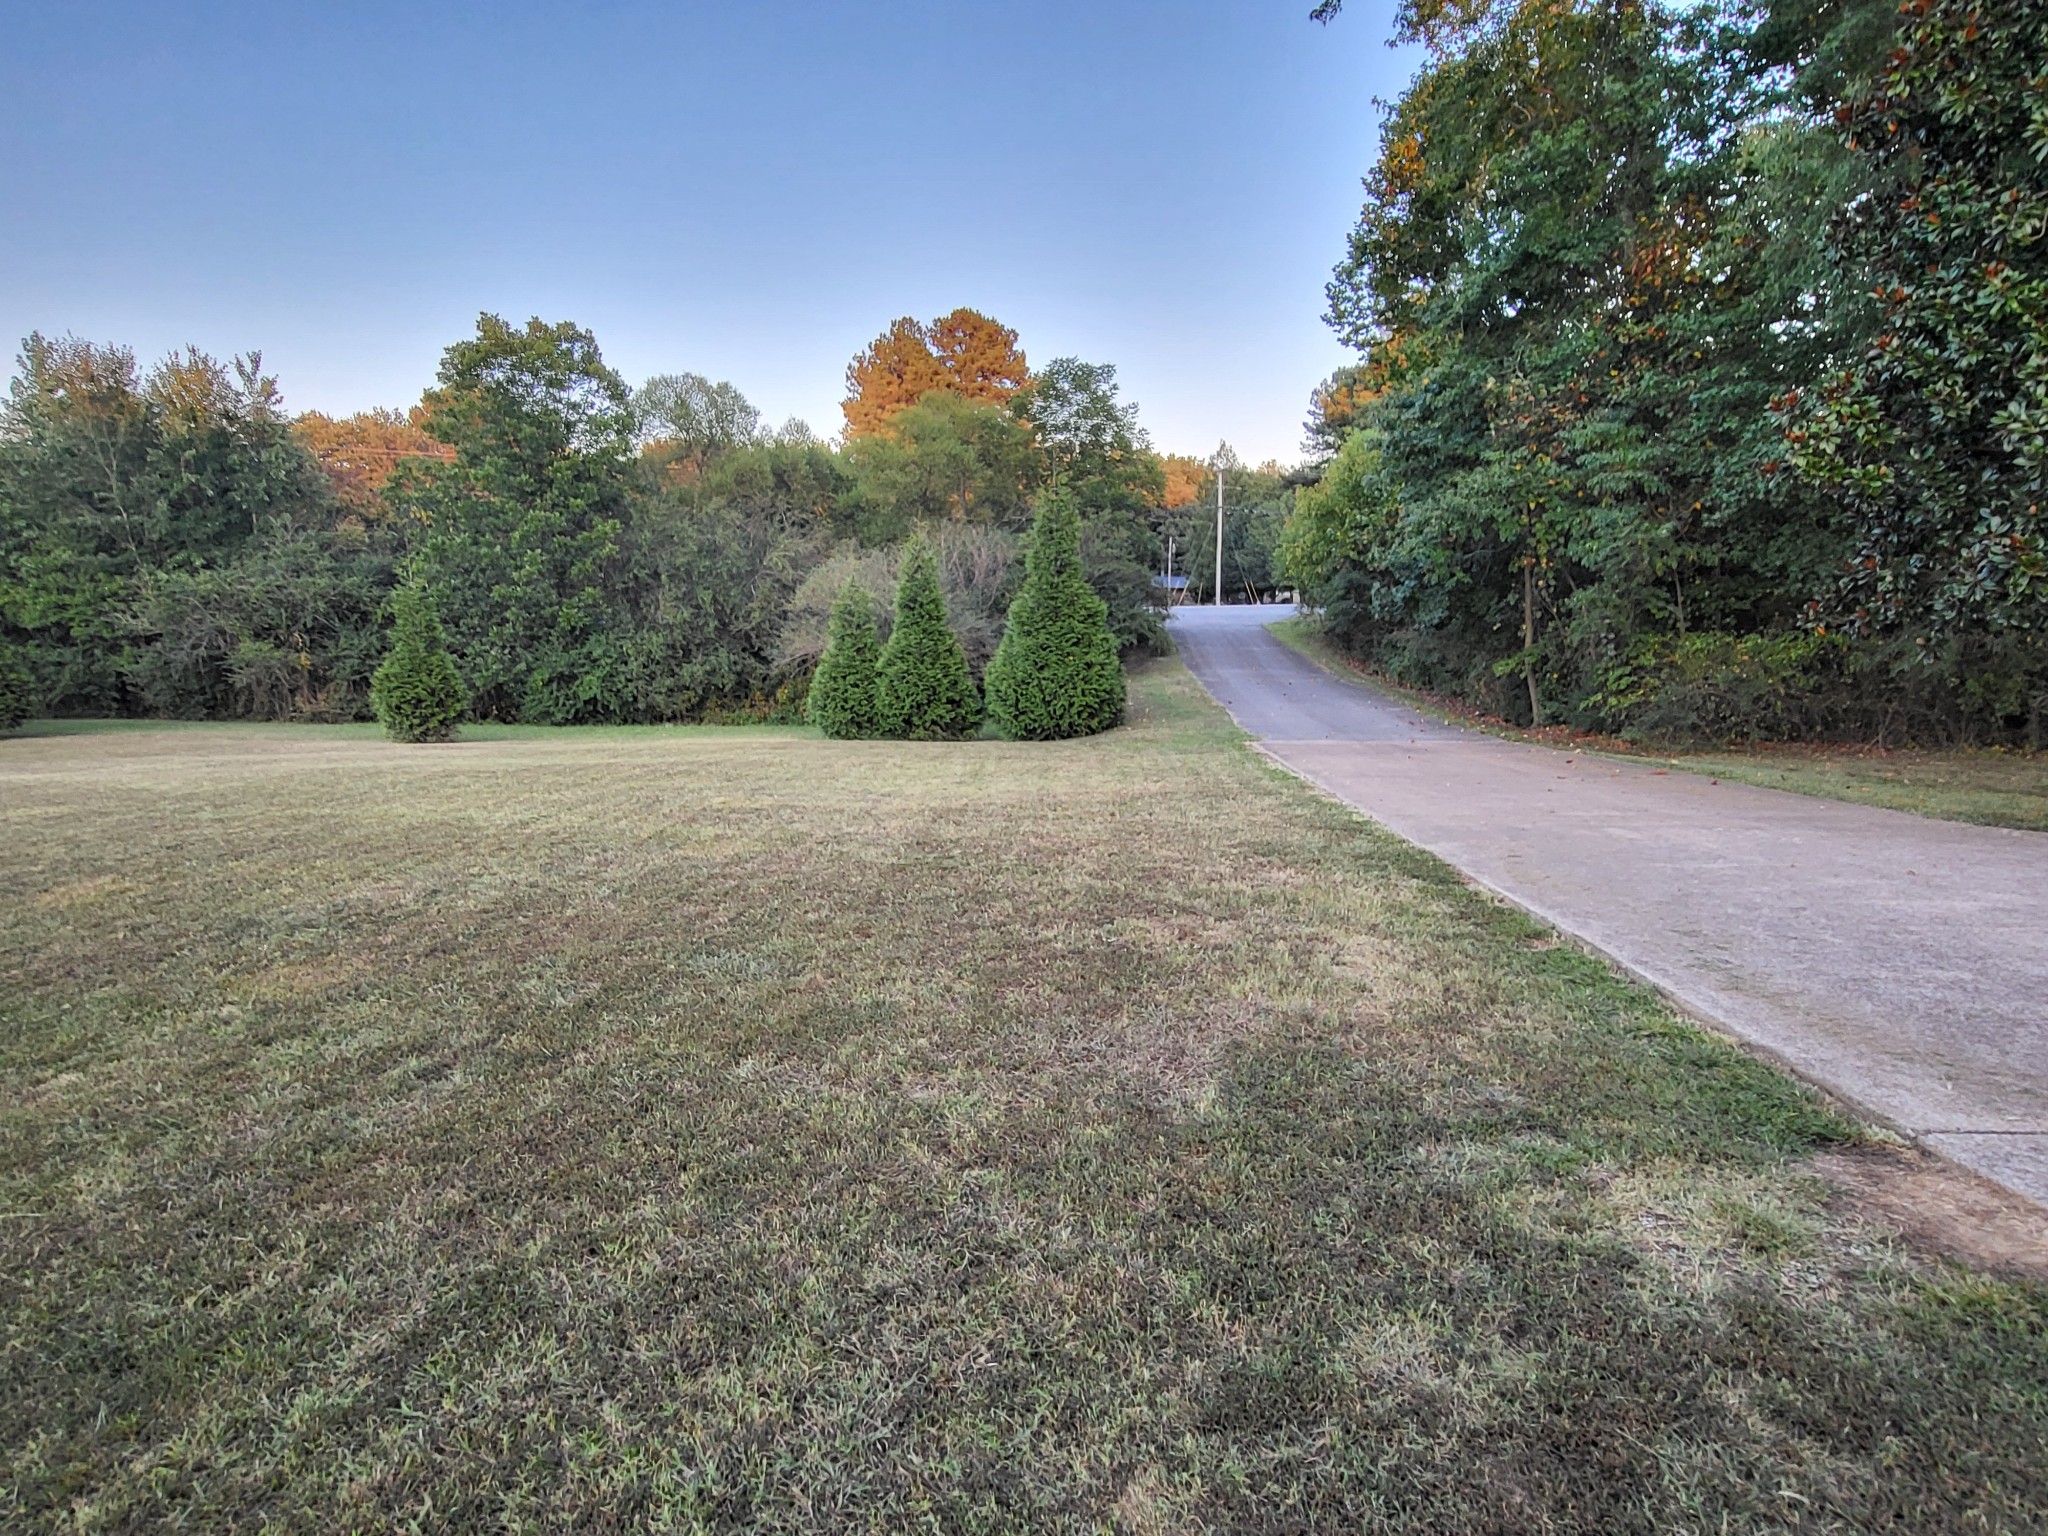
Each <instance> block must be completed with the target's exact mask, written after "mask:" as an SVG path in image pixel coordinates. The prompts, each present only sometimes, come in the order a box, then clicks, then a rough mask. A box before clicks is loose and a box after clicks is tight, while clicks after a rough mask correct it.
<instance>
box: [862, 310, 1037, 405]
mask: <svg viewBox="0 0 2048 1536" xmlns="http://www.w3.org/2000/svg"><path fill="white" fill-rule="evenodd" d="M1030 379H1031V371H1030V369H1029V367H1028V366H1027V365H1026V364H1025V361H1024V354H1023V352H1022V351H1020V350H1019V349H1018V346H1017V333H1016V332H1015V331H1013V330H1011V329H1010V328H1009V327H1008V326H1007V325H1004V324H1002V323H1001V322H1000V321H997V320H992V319H990V318H989V317H988V316H987V315H984V314H982V313H981V312H980V311H979V310H973V309H956V310H954V311H953V312H952V313H951V314H950V315H941V316H940V317H939V318H938V319H936V320H934V321H932V322H931V323H930V324H929V325H920V324H918V323H917V321H915V320H913V319H911V318H910V317H909V316H908V315H905V316H904V317H903V318H902V319H900V320H898V321H896V322H895V324H893V325H891V326H890V327H889V329H888V330H886V331H884V332H883V333H882V334H881V335H880V336H877V337H876V338H875V339H874V340H873V341H872V342H871V343H869V344H868V346H867V348H866V349H865V350H864V351H862V353H861V354H860V356H858V357H856V358H855V359H854V360H853V361H852V362H850V363H848V364H847V365H846V399H845V401H844V402H843V403H842V405H841V406H840V409H841V410H843V411H844V412H845V413H846V435H847V436H848V437H868V436H872V435H874V434H876V433H879V432H885V431H887V430H888V428H889V423H890V422H891V421H892V420H893V419H894V418H895V417H896V415H897V413H898V412H900V411H905V410H908V409H909V408H910V407H911V406H913V405H915V404H917V402H918V401H919V400H920V399H921V398H923V397H924V396H925V395H927V394H930V393H931V392H932V391H933V390H943V391H945V392H946V393H948V394H954V395H959V396H961V397H962V398H964V399H968V400H983V401H989V402H991V403H994V404H998V405H1000V404H1002V403H1004V402H1005V401H1007V400H1008V399H1009V398H1010V397H1011V396H1012V395H1014V394H1016V393H1017V391H1018V390H1020V389H1022V388H1023V387H1024V386H1025V384H1027V383H1029V382H1030Z"/></svg>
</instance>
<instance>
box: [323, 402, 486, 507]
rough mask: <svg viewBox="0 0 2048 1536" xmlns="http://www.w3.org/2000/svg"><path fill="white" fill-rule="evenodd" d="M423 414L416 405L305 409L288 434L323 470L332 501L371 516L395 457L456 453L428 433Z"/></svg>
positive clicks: (451, 455) (447, 457)
mask: <svg viewBox="0 0 2048 1536" xmlns="http://www.w3.org/2000/svg"><path fill="white" fill-rule="evenodd" d="M424 414H425V413H424V412H423V411H422V409H421V408H420V407H419V406H414V407H413V408H412V410H411V411H410V412H404V411H383V410H379V411H358V412H356V414H355V415H353V416H340V417H336V416H327V415H323V414H322V413H321V412H319V411H307V412H306V413H305V414H304V415H303V416H300V417H298V418H297V419H296V420H294V421H293V422H292V436H294V437H296V438H297V439H298V440H299V442H300V444H301V445H302V446H304V448H305V449H306V451H307V452H308V453H310V454H312V455H313V457H314V458H315V459H316V460H317V461H318V462H319V465H320V467H321V469H323V470H324V471H326V474H327V478H328V480H329V481H330V482H331V483H332V484H333V486H334V499H335V500H336V501H338V502H340V503H341V505H342V507H343V508H344V509H345V510H347V511H348V512H351V513H353V514H355V515H356V516H357V517H360V518H369V519H374V518H375V517H376V515H377V510H378V506H379V500H378V497H379V493H380V492H381V491H382V490H383V489H384V482H385V481H387V480H389V479H390V478H391V472H392V471H393V470H394V469H396V468H397V467H398V464H399V461H400V460H402V459H442V460H446V461H452V460H453V459H454V457H455V450H454V449H453V448H451V447H450V446H449V445H448V444H446V443H442V442H437V441H435V440H434V438H433V437H431V436H429V435H428V433H427V429H426V425H425V423H424V420H423V419H422V418H423V416H424Z"/></svg>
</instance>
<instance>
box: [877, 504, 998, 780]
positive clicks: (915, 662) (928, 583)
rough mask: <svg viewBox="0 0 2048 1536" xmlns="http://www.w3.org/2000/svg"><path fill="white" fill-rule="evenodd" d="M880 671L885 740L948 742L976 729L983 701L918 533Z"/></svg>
mask: <svg viewBox="0 0 2048 1536" xmlns="http://www.w3.org/2000/svg"><path fill="white" fill-rule="evenodd" d="M878 670H879V673H880V678H881V733H882V734H883V735H884V736H893V737H901V738H906V739H908V740H911V741H949V740H959V739H961V738H963V737H967V736H972V735H973V734H974V733H975V732H976V731H977V730H979V729H980V727H981V696H980V694H979V693H978V692H976V690H975V686H974V677H973V674H972V673H970V672H969V671H968V669H967V655H966V653H965V652H964V651H962V650H961V648H960V642H959V640H957V639H956V638H955V637H954V635H953V631H952V630H951V629H950V628H949V627H948V626H947V623H946V597H945V593H944V591H943V589H942V588H941V587H940V585H939V567H938V562H937V560H936V559H935V558H934V557H933V555H932V547H931V545H930V544H929V543H928V542H927V541H926V540H925V538H924V536H923V535H922V534H920V535H918V536H917V537H915V538H913V539H912V540H911V541H910V547H909V548H908V549H907V550H906V551H905V552H904V556H903V569H902V573H901V575H900V576H899V578H898V580H897V583H896V618H895V622H894V624H893V625H891V627H890V630H889V643H888V644H887V645H885V646H883V647H882V656H881V661H880V663H879V668H878Z"/></svg>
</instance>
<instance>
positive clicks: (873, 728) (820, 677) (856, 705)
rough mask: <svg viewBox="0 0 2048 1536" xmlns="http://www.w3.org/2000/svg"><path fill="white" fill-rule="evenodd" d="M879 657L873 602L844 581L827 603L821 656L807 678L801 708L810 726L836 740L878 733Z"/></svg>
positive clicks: (857, 586) (858, 587)
mask: <svg viewBox="0 0 2048 1536" xmlns="http://www.w3.org/2000/svg"><path fill="white" fill-rule="evenodd" d="M881 654H882V642H881V641H879V640H877V639H876V638H875V600H874V599H873V598H872V597H870V596H869V595H868V589H867V588H866V587H864V586H862V585H861V584H860V583H859V582H857V581H851V582H848V583H847V584H846V587H845V589H844V590H843V591H841V592H840V594H839V597H838V600H837V601H836V602H834V603H833V604H832V628H831V631H830V632H829V633H828V634H827V636H826V639H825V654H824V655H823V656H821V657H819V658H818V670H817V671H816V672H814V673H812V674H811V696H810V698H809V700H808V701H807V702H806V703H805V705H804V713H805V715H806V716H807V717H808V718H809V719H810V722H811V724H813V725H815V726H816V727H817V728H818V729H819V730H821V731H823V732H824V733H825V734H826V735H827V736H830V737H833V738H834V739H835V740H840V741H851V740H857V739H859V738H861V737H864V736H875V735H879V734H880V733H881V728H882V679H881V674H880V673H879V672H878V671H877V670H876V666H877V663H878V662H879V661H880V659H881Z"/></svg>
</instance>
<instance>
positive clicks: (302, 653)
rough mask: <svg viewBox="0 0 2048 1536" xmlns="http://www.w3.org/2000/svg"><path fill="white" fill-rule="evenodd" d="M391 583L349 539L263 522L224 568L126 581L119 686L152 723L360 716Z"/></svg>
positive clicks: (378, 562) (384, 569) (379, 652)
mask: <svg viewBox="0 0 2048 1536" xmlns="http://www.w3.org/2000/svg"><path fill="white" fill-rule="evenodd" d="M391 583H392V563H391V558H390V556H389V555H388V554H387V553H385V552H384V551H382V550H380V549H378V548H377V547H375V546H374V545H372V544H371V543H370V542H369V541H368V540H367V539H366V538H365V537H363V536H362V535H361V534H359V533H358V534H351V533H347V532H342V531H329V530H324V529H311V528H294V527H292V526H291V525H290V524H288V523H286V522H285V521H284V520H283V519H272V520H271V522H270V523H269V525H268V526H267V527H266V528H265V529H264V530H263V532H262V533H261V534H259V535H258V536H257V537H256V538H255V539H253V540H252V541H250V542H249V543H248V544H247V545H245V546H244V547H243V548H242V550H241V551H240V552H239V553H238V554H237V555H236V556H235V558H234V559H233V560H231V561H229V562H227V563H226V564H222V565H214V566H204V567H200V568H198V569H192V568H189V567H184V566H173V567H171V568H169V569H166V570H161V571H154V572H150V573H148V574H147V575H146V576H145V577H144V579H143V580H142V581H141V582H139V583H138V588H139V590H138V595H137V599H136V602H135V606H134V609H133V614H132V620H131V625H132V630H131V632H132V633H133V634H134V635H135V636H136V637H137V638H138V639H140V640H141V641H142V642H143V643H141V644H138V645H136V646H135V647H134V648H133V649H131V651H130V652H129V654H128V660H127V662H126V664H125V666H124V668H123V677H124V680H125V682H126V684H127V686H128V688H129V689H130V691H131V692H132V694H133V696H134V698H135V699H136V700H137V702H138V703H139V705H140V706H141V707H142V708H143V709H144V710H146V711H147V712H148V713H151V714H155V715H165V716H172V717H185V718H191V717H195V716H196V717H204V718H215V719H221V718H240V719H251V720H360V719H366V718H368V717H369V713H370V700H369V686H370V674H371V673H372V672H373V671H374V670H375V668H376V666H377V663H378V660H379V659H380V658H381V657H382V656H383V654H384V651H385V647H386V642H385V637H384V634H383V631H382V628H381V625H380V611H381V610H382V609H383V607H384V604H385V599H386V597H387V596H388V594H389V592H390V589H391Z"/></svg>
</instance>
